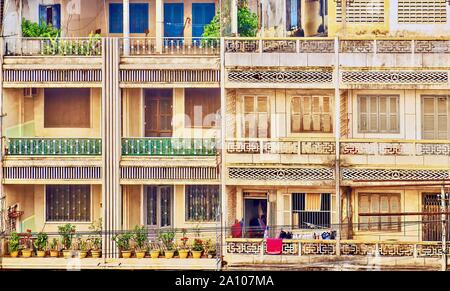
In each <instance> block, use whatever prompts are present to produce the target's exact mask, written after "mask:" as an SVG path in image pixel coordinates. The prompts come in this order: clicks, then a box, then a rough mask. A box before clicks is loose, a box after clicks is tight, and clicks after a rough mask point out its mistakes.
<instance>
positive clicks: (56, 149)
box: [6, 138, 102, 156]
mask: <svg viewBox="0 0 450 291" xmlns="http://www.w3.org/2000/svg"><path fill="white" fill-rule="evenodd" d="M6 154H7V155H10V156H96V155H101V154H102V140H101V139H100V138H9V139H8V148H7V150H6Z"/></svg>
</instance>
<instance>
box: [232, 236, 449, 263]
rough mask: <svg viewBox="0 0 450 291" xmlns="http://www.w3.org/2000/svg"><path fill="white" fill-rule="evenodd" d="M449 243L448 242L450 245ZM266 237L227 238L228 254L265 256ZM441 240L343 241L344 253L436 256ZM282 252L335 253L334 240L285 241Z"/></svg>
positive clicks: (310, 254)
mask: <svg viewBox="0 0 450 291" xmlns="http://www.w3.org/2000/svg"><path fill="white" fill-rule="evenodd" d="M449 247H450V243H448V244H447V248H449ZM265 250H266V243H265V241H264V240H263V239H243V238H237V239H236V238H228V239H226V254H227V255H265ZM442 252H443V248H442V243H440V242H400V241H356V240H341V241H340V255H342V256H378V257H415V258H435V257H440V256H442ZM282 255H285V256H336V255H337V242H336V241H335V240H297V239H290V240H283V247H282Z"/></svg>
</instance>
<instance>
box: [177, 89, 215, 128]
mask: <svg viewBox="0 0 450 291" xmlns="http://www.w3.org/2000/svg"><path fill="white" fill-rule="evenodd" d="M184 108H185V113H186V115H185V126H186V127H192V126H195V127H213V126H216V125H218V124H217V123H218V117H219V113H220V89H197V88H196V89H185V93H184Z"/></svg>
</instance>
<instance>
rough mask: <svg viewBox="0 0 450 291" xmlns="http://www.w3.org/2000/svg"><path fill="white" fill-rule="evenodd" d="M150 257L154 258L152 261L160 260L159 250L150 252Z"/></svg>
mask: <svg viewBox="0 0 450 291" xmlns="http://www.w3.org/2000/svg"><path fill="white" fill-rule="evenodd" d="M150 257H152V259H157V258H159V250H153V251H151V252H150Z"/></svg>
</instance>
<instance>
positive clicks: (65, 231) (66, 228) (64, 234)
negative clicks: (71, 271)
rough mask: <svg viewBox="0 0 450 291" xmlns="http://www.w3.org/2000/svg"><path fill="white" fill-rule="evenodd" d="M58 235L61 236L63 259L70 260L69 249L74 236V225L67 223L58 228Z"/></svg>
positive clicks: (70, 252) (70, 253)
mask: <svg viewBox="0 0 450 291" xmlns="http://www.w3.org/2000/svg"><path fill="white" fill-rule="evenodd" d="M58 234H59V235H60V236H61V244H62V246H63V254H64V258H66V259H67V258H70V257H71V256H72V251H71V250H70V248H71V246H72V240H73V236H74V235H75V225H72V224H70V223H67V224H65V225H61V226H58Z"/></svg>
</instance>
